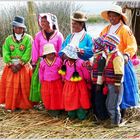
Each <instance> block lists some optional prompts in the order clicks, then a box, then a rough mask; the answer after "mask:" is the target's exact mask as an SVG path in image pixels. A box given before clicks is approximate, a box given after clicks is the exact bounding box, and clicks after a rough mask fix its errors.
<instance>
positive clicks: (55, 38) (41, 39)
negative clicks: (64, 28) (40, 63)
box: [32, 31, 64, 64]
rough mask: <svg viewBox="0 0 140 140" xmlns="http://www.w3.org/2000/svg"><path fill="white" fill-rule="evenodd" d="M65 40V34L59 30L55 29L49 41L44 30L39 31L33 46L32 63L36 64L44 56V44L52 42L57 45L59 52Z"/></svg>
mask: <svg viewBox="0 0 140 140" xmlns="http://www.w3.org/2000/svg"><path fill="white" fill-rule="evenodd" d="M63 40H64V38H63V35H62V34H61V33H60V32H58V31H55V33H54V34H53V35H52V36H51V37H50V39H49V41H48V40H47V39H46V37H45V35H44V32H43V31H40V32H38V33H37V34H36V36H35V38H34V41H33V46H32V64H36V62H37V60H38V58H39V57H40V56H42V53H43V46H44V45H45V44H47V43H52V44H53V45H54V46H55V49H56V51H57V52H59V51H60V49H61V46H62V43H63Z"/></svg>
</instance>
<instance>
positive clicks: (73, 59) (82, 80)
mask: <svg viewBox="0 0 140 140" xmlns="http://www.w3.org/2000/svg"><path fill="white" fill-rule="evenodd" d="M63 53H64V54H65V55H66V56H67V60H65V61H64V64H65V65H66V69H65V70H66V71H65V75H64V80H65V83H64V88H63V101H64V108H65V110H66V111H68V115H69V117H70V118H76V117H78V118H79V119H80V120H83V119H85V117H86V113H87V109H89V108H90V98H89V90H88V87H87V82H89V81H90V73H89V71H88V70H87V69H86V67H84V66H83V62H84V60H81V59H78V56H77V52H76V47H75V46H72V45H67V46H66V47H65V48H64V49H63Z"/></svg>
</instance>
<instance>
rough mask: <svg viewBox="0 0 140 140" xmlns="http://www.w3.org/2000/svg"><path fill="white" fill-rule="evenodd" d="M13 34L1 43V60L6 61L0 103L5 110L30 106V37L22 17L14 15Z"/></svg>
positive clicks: (0, 89)
mask: <svg viewBox="0 0 140 140" xmlns="http://www.w3.org/2000/svg"><path fill="white" fill-rule="evenodd" d="M11 24H12V27H13V34H12V35H9V36H8V37H7V38H6V40H5V43H4V45H3V47H2V48H3V60H4V62H5V63H6V65H5V68H4V70H3V74H2V77H1V82H0V104H4V105H5V108H6V109H7V110H11V111H14V110H16V109H29V108H32V104H31V102H30V101H29V100H28V99H29V93H30V80H31V66H30V64H29V61H30V58H31V47H32V37H31V36H30V35H28V34H26V33H25V29H26V26H25V24H24V18H23V17H20V16H16V17H15V18H14V20H13V22H12V23H11Z"/></svg>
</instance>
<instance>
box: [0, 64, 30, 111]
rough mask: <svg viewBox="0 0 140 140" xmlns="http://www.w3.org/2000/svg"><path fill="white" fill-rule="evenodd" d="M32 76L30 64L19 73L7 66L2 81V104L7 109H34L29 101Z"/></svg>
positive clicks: (0, 94)
mask: <svg viewBox="0 0 140 140" xmlns="http://www.w3.org/2000/svg"><path fill="white" fill-rule="evenodd" d="M31 74H32V72H31V66H30V64H26V65H24V66H23V67H22V69H21V70H20V71H19V72H17V73H13V72H12V70H11V68H9V67H8V66H5V68H4V70H3V74H2V77H1V81H0V104H4V103H5V108H6V109H10V110H15V109H16V108H20V109H29V108H32V103H31V102H30V101H29V94H30V80H31Z"/></svg>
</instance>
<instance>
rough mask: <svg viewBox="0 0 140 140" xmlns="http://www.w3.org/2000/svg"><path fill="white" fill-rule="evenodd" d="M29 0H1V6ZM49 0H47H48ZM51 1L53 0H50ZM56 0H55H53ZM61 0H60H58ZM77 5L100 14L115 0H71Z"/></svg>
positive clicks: (83, 9) (89, 11) (91, 12)
mask: <svg viewBox="0 0 140 140" xmlns="http://www.w3.org/2000/svg"><path fill="white" fill-rule="evenodd" d="M27 1H28V0H5V1H4V0H0V8H1V7H2V6H12V5H15V3H18V4H21V3H26V2H27ZM36 1H44V0H36ZM46 1H47V0H46ZM49 1H51V0H49ZM53 1H54V0H53ZM57 1H59V0H57ZM71 1H73V2H74V3H76V4H77V5H80V7H81V10H82V11H83V12H86V13H87V14H100V12H101V11H102V10H104V9H106V8H107V7H108V6H110V5H111V4H112V3H113V0H110V1H100V0H92V1H91V0H90V1H89V0H87V1H86V0H71Z"/></svg>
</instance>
